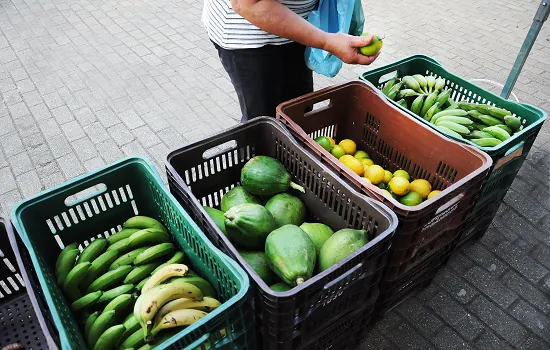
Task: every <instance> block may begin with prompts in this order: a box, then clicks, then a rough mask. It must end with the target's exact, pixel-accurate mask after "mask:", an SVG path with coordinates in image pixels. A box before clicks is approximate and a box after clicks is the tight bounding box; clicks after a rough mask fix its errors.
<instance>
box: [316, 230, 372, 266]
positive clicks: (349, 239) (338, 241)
mask: <svg viewBox="0 0 550 350" xmlns="http://www.w3.org/2000/svg"><path fill="white" fill-rule="evenodd" d="M367 242H368V239H367V232H366V231H365V230H352V229H343V230H340V231H337V232H335V233H334V234H333V235H332V236H331V237H330V238H329V239H327V241H326V242H325V244H323V246H322V247H321V251H320V252H319V270H320V271H325V270H326V269H328V268H330V267H331V266H332V265H334V264H336V263H337V262H339V261H340V260H342V259H344V258H346V257H347V256H348V255H350V254H351V253H353V252H355V251H356V250H358V249H360V248H361V247H362V246H364V245H365V244H367Z"/></svg>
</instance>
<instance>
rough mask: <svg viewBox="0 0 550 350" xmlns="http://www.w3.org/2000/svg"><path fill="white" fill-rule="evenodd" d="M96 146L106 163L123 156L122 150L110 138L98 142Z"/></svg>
mask: <svg viewBox="0 0 550 350" xmlns="http://www.w3.org/2000/svg"><path fill="white" fill-rule="evenodd" d="M96 148H97V150H98V153H99V155H100V156H101V157H102V158H103V159H104V160H105V162H106V163H112V162H114V161H116V160H118V159H120V158H122V157H123V156H124V155H123V154H122V151H121V150H120V149H119V148H118V147H117V145H116V144H115V143H114V141H113V140H111V139H109V140H105V141H103V142H100V143H98V144H97V145H96Z"/></svg>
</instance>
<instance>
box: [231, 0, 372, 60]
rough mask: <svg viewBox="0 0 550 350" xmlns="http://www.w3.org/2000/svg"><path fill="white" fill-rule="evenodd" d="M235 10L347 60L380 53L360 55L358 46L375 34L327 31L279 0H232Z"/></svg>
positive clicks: (273, 30) (256, 22) (282, 34)
mask: <svg viewBox="0 0 550 350" xmlns="http://www.w3.org/2000/svg"><path fill="white" fill-rule="evenodd" d="M231 5H232V6H233V10H235V12H236V13H238V14H239V15H241V16H243V17H244V18H245V19H247V20H248V21H249V22H250V23H252V24H254V25H255V26H257V27H258V28H260V29H262V30H264V31H266V32H268V33H272V34H275V35H277V36H280V37H282V38H287V39H289V40H292V41H295V42H298V43H300V44H302V45H305V46H310V47H316V48H319V49H323V50H325V51H328V52H330V53H332V54H333V55H335V56H337V57H338V58H340V59H341V60H342V61H344V62H346V63H352V64H371V63H372V62H373V61H374V60H375V59H376V57H377V56H365V55H361V54H360V53H359V52H358V51H357V48H359V47H362V46H366V45H368V44H369V43H370V42H371V41H372V35H369V36H353V35H347V34H342V33H337V34H331V33H327V32H325V31H323V30H321V29H319V28H317V27H315V26H314V25H312V24H311V23H309V22H308V21H306V20H305V19H303V18H302V17H300V16H299V15H297V14H295V13H294V12H292V11H291V10H290V9H289V8H287V7H286V6H284V5H282V4H281V3H279V2H278V1H276V0H231Z"/></svg>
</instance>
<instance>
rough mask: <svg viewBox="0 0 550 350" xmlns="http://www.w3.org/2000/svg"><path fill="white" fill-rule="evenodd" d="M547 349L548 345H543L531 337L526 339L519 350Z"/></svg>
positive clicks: (543, 343)
mask: <svg viewBox="0 0 550 350" xmlns="http://www.w3.org/2000/svg"><path fill="white" fill-rule="evenodd" d="M548 347H549V345H548V343H545V342H543V341H541V340H539V339H537V338H534V337H531V338H529V339H527V341H526V342H525V343H523V344H522V345H521V346H520V347H519V349H521V350H539V349H547V348H548Z"/></svg>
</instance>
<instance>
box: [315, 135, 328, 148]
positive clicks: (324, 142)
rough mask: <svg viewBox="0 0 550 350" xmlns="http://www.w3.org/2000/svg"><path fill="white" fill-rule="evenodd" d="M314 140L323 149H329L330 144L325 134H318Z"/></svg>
mask: <svg viewBox="0 0 550 350" xmlns="http://www.w3.org/2000/svg"><path fill="white" fill-rule="evenodd" d="M315 142H317V143H318V144H320V145H321V147H323V148H324V149H326V150H327V151H330V148H331V147H332V144H331V143H330V140H329V138H328V137H326V136H320V137H318V138H316V139H315Z"/></svg>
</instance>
